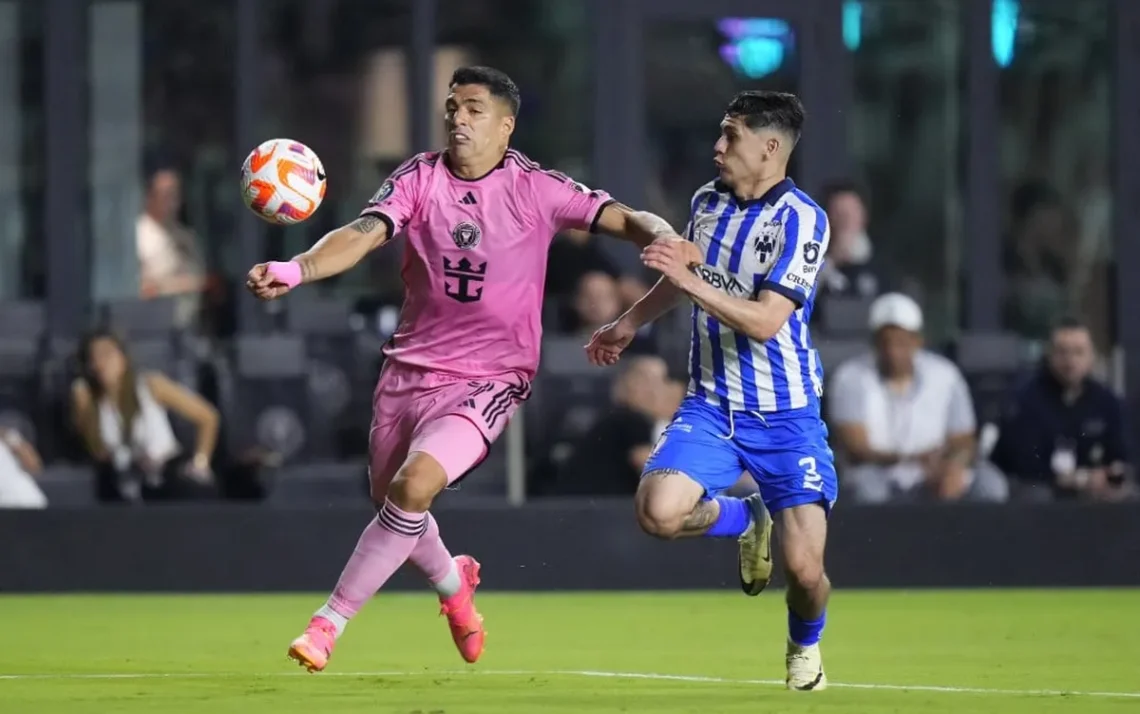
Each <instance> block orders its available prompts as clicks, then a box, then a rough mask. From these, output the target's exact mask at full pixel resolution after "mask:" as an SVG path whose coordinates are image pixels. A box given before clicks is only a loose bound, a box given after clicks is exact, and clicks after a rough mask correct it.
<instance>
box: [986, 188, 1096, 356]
mask: <svg viewBox="0 0 1140 714" xmlns="http://www.w3.org/2000/svg"><path fill="white" fill-rule="evenodd" d="M1012 203H1013V206H1012V208H1013V210H1012V220H1013V225H1012V226H1010V230H1011V234H1012V240H1010V241H1007V242H1006V251H1005V256H1004V262H1005V269H1006V274H1007V275H1008V276H1009V286H1008V287H1007V289H1006V291H1005V292H1006V306H1005V311H1006V323H1007V324H1008V325H1010V326H1011V327H1013V328H1014V329H1016V330H1017V332H1018V333H1020V334H1021V335H1023V336H1025V337H1030V338H1044V337H1046V336H1047V335H1048V333H1049V328H1050V327H1051V326H1052V323H1053V320H1054V319H1055V316H1056V315H1059V314H1065V313H1066V312H1068V311H1069V310H1070V308H1071V307H1072V303H1073V301H1072V297H1071V290H1070V287H1069V285H1070V282H1071V280H1072V277H1073V276H1072V272H1073V267H1074V265H1075V264H1076V263H1077V260H1076V257H1077V256H1076V251H1077V246H1078V245H1079V243H1080V241H1079V240H1078V228H1077V223H1076V220H1075V218H1074V216H1073V215H1072V214H1071V213H1070V212H1069V211H1067V210H1066V209H1065V206H1064V202H1063V201H1062V198H1061V194H1060V193H1059V192H1058V191H1056V190H1055V189H1053V188H1052V187H1050V186H1048V185H1046V184H1043V183H1030V184H1025V185H1023V186H1020V187H1018V188H1017V189H1016V190H1015V191H1014V193H1013V197H1012Z"/></svg>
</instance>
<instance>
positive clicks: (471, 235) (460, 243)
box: [451, 221, 483, 250]
mask: <svg viewBox="0 0 1140 714" xmlns="http://www.w3.org/2000/svg"><path fill="white" fill-rule="evenodd" d="M482 237H483V230H482V229H481V228H479V226H477V225H475V224H474V223H472V222H471V221H463V222H462V223H460V224H459V225H457V226H456V227H455V228H453V229H452V231H451V239H452V240H453V241H455V246H456V247H457V248H459V249H460V250H471V249H472V248H474V247H475V246H477V245H479V241H480V240H481V239H482Z"/></svg>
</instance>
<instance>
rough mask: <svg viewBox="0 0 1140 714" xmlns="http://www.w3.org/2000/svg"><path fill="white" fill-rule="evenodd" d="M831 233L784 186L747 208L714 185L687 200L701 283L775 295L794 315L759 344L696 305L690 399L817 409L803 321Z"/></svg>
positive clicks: (823, 217) (814, 362)
mask: <svg viewBox="0 0 1140 714" xmlns="http://www.w3.org/2000/svg"><path fill="white" fill-rule="evenodd" d="M830 235H831V232H830V228H829V227H828V223H827V214H826V213H824V211H823V209H821V208H820V207H819V206H818V205H817V204H816V203H815V201H813V200H812V199H811V198H809V197H808V195H807V194H806V193H804V192H803V191H801V190H800V189H798V188H796V186H795V184H794V183H792V180H791V179H784V180H783V181H781V182H780V183H778V184H776V185H775V186H773V187H772V189H771V190H769V191H768V192H767V193H766V194H765V195H764V196H762V197H761V198H758V199H755V200H751V201H743V202H741V201H738V200H737V199H736V198H735V197H734V196H733V193H732V191H731V189H729V188H728V187H727V186H725V185H724V184H722V183H721V182H719V181H712V182H710V183H707V184H705V185H704V186H702V187H701V188H700V190H698V191H697V192H696V194H694V195H693V201H692V206H691V211H690V219H689V226H688V228H687V237H688V239H689V240H690V241H693V242H695V243H696V244H697V246H698V247H699V248H700V249H701V251H702V253H704V256H705V261H704V265H701V266H699V267H698V268H697V273H698V274H699V275H700V277H701V278H702V279H703V280H704V281H705V282H707V283H708V284H710V285H712V286H713V287H715V288H717V289H719V290H722V291H724V292H726V293H728V294H729V295H732V296H734V297H740V298H745V299H752V300H755V299H756V298H757V296H759V294H760V291H761V290H773V291H775V292H777V293H779V294H781V295H783V296H785V297H787V298H789V299H790V300H792V301H793V302H794V303H795V304H796V305H797V306H798V307H797V309H796V311H795V312H794V313H792V316H791V318H790V319H789V320H788V322H787V323H785V324H784V326H783V327H781V328H780V331H779V332H778V333H777V334H776V336H775V337H773V338H772V339H770V340H768V341H767V342H763V343H761V342H757V341H755V340H753V339H751V338H749V337H748V336H747V335H744V334H742V333H739V332H735V331H734V330H732V329H730V328H728V327H725V326H723V325H721V324H720V321H719V320H717V319H716V318H715V317H713V316H712V315H710V314H708V313H707V312H705V311H704V310H702V309H701V308H700V307H698V306H696V305H694V307H693V337H692V346H691V347H690V350H689V369H690V373H691V379H690V382H689V392H690V394H694V395H696V396H698V397H701V398H703V399H705V401H707V402H709V403H710V404H714V405H716V406H719V407H721V408H724V409H729V410H733V411H748V412H776V411H786V410H790V409H800V408H803V407H807V406H809V405H814V406H816V407H817V408H818V404H819V398H820V396H822V393H823V365H821V364H820V360H819V354H818V353H817V352H816V351H815V348H814V347H812V341H811V335H810V334H809V332H808V320H809V319H810V317H811V311H812V307H813V305H814V302H815V283H816V277H817V275H818V274H819V270H820V268H821V267H822V266H823V258H824V255H825V254H826V253H827V244H828V240H829V238H830Z"/></svg>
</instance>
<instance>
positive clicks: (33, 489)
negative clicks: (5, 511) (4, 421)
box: [0, 427, 48, 508]
mask: <svg viewBox="0 0 1140 714" xmlns="http://www.w3.org/2000/svg"><path fill="white" fill-rule="evenodd" d="M43 468H44V465H43V462H42V461H41V460H40V455H39V454H38V453H36V449H35V447H34V446H32V445H31V444H30V443H28V442H27V441H26V440H25V439H24V437H22V436H20V432H18V431H16V430H15V429H9V428H7V427H0V508H46V507H47V504H48V501H47V496H45V495H44V492H43V491H41V490H40V487H39V486H38V485H36V480H35V478H34V477H35V476H37V475H39V473H40V472H41V471H43Z"/></svg>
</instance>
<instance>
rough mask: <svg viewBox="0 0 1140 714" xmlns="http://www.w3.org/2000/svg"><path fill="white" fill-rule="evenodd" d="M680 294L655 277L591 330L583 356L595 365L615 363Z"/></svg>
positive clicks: (674, 302)
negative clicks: (613, 315)
mask: <svg viewBox="0 0 1140 714" xmlns="http://www.w3.org/2000/svg"><path fill="white" fill-rule="evenodd" d="M682 295H684V293H683V292H681V290H680V289H678V288H677V286H676V285H674V284H673V283H671V282H669V281H668V280H666V279H665V278H661V279H660V280H658V281H657V284H656V285H654V286H653V287H652V288H650V289H649V291H648V292H646V293H645V295H643V296H642V297H641V299H640V300H638V301H637V302H636V303H634V304H633V306H632V307H631V308H629V310H627V311H626V312H625V314H623V315H622V316H621V317H619V318H618V319H616V320H614V321H613V322H611V323H610V324H608V325H606V326H605V327H603V328H601V329H600V330H598V331H597V332H595V333H594V335H593V336H592V337H591V338H590V342H589V344H587V345H586V357H587V358H588V359H589V360H590V363H591V364H594V365H597V366H609V365H613V364H617V361H618V359H620V358H621V353H622V352H623V351H624V350H625V348H626V347H629V345H630V343H632V342H633V338H634V337H636V336H637V332H638V330H640V329H641V328H642V326H644V325H647V324H648V323H650V322H653V321H654V320H656V319H657V318H659V317H661V316H662V315H664V314H665V313H666V312H669V310H671V309H673V308H674V307H676V305H677V303H678V302H680V300H681V296H682Z"/></svg>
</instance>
